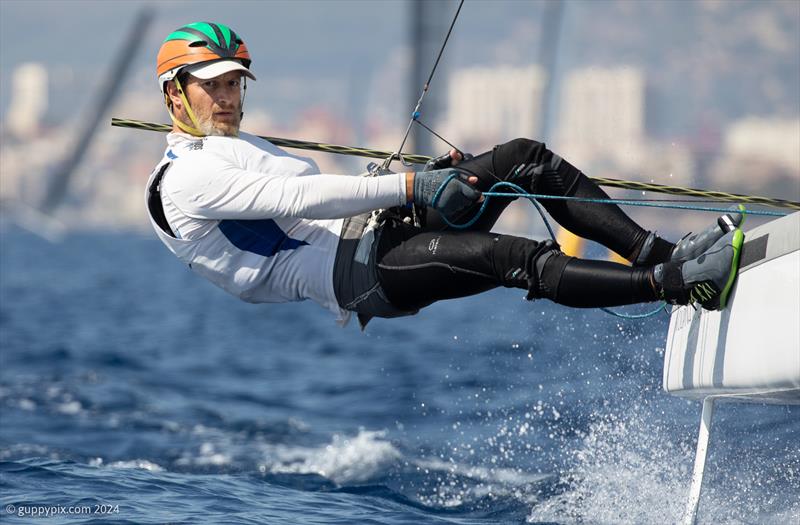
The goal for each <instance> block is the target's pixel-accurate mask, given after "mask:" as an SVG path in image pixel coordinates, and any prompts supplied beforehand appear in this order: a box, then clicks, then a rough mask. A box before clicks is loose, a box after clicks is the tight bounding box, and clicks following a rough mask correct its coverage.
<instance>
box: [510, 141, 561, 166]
mask: <svg viewBox="0 0 800 525" xmlns="http://www.w3.org/2000/svg"><path fill="white" fill-rule="evenodd" d="M497 147H498V149H500V150H501V152H502V153H503V154H504V155H510V156H512V157H513V158H514V159H515V161H516V162H517V163H518V164H523V163H526V164H542V163H544V162H547V161H548V160H549V157H550V156H551V155H552V154H551V153H550V152H549V151H548V149H547V146H545V144H544V142H537V141H535V140H531V139H527V138H524V137H520V138H516V139H513V140H509V141H508V142H506V143H505V144H501V145H500V146H497Z"/></svg>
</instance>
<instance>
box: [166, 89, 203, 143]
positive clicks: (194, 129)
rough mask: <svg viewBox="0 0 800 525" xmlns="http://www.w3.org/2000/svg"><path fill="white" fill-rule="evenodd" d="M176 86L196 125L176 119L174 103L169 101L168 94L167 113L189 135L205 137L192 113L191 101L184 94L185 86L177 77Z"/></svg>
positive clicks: (190, 118) (187, 111) (187, 112)
mask: <svg viewBox="0 0 800 525" xmlns="http://www.w3.org/2000/svg"><path fill="white" fill-rule="evenodd" d="M175 86H176V87H177V88H178V94H179V95H180V96H181V101H182V102H183V105H184V106H185V107H186V114H187V115H189V120H191V121H192V124H194V126H190V125H188V124H186V123H184V122H181V121H180V120H178V119H177V118H176V117H175V115H174V114H173V113H172V103H171V102H170V100H169V95H167V93H166V92H164V102H165V103H166V105H167V112H168V113H169V116H170V117H171V118H172V122H174V123H175V125H176V126H178V127H179V128H180V129H181V130H183V131H185V132H186V133H188V134H189V135H194V136H195V137H204V136H205V133H203V132H202V131H200V129H199V128H200V124H198V123H197V117H195V116H194V111H192V106H190V105H189V101H188V100H187V99H186V95H185V94H184V93H183V86H181V83H180V81H179V80H178V77H177V76H176V77H175Z"/></svg>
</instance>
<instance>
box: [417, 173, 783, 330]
mask: <svg viewBox="0 0 800 525" xmlns="http://www.w3.org/2000/svg"><path fill="white" fill-rule="evenodd" d="M458 176H459V174H457V173H454V174H452V175H450V176H449V177H448V178H447V179H445V181H444V182H443V183H442V185H441V186H439V188H438V189H437V190H436V193H435V194H434V195H433V199H432V201H431V206H432V207H433V208H434V209H435V208H436V204H437V203H438V202H439V199H440V198H441V196H442V191H444V188H445V187H446V186H447V185H448V184H449V183H450V181H451V180H453V179H454V178H456V177H458ZM504 186H505V187H509V188H511V189H513V190H514V192H515V193H501V192H495V191H494V190H495V189H496V188H499V187H504ZM483 196H484V199H483V203H482V204H481V207H480V208H479V209H478V211H477V212H476V213H475V216H474V217H472V219H470V220H468V221H467V222H465V223H463V224H454V223H452V222H450V220H449V219H448V218H447V217H445V216H444V214H441V217H442V220H443V221H444V222H445V224H447V225H448V226H450V227H451V228H455V229H457V230H463V229H465V228H469V227H470V226H472V225H473V224H475V223H476V222H477V221H478V219H479V218H480V217H481V215H483V212H484V211H485V210H486V206H487V205H488V204H489V199H491V198H492V197H512V198H517V197H524V198H526V199H528V200H529V201H531V203H532V204H533V205H534V206H535V207H536V210H537V211H538V212H539V215H541V217H542V221H543V222H544V224H545V226H547V231H548V232H549V233H550V237H551V238H552V239H553V240H554V241H555V240H556V234H555V232H554V231H553V228H552V226H550V221H548V220H547V217H546V216H545V214H544V212H543V211H542V208H541V207H540V206H539V203H538V202H536V199H553V200H563V201H577V202H594V203H600V204H620V205H626V206H646V207H651V208H672V209H679V210H695V211H705V212H717V213H728V212H730V211H731V210H730V209H728V208H717V207H709V206H692V205H682V204H660V203H657V202H645V201H632V200H624V199H592V198H583V197H566V196H559V195H544V194H539V193H528V192H526V191H525V190H524V189H523V188H521V187H520V186H517V185H516V184H514V183H511V182H505V181H501V182H497V183H495V184H494V185H493V186H492V187H491V188H490V189H489V191H486V192H483ZM747 214H748V215H763V216H768V217H783V216H784V215H786V214H785V213H780V212H775V211H766V210H747ZM666 307H667V303H662V304H660V305H659V306H658V308H656V309H655V310H653V311H652V312H647V313H644V314H625V313H621V312H615V311H613V310H609V309H608V308H600V309H601V310H602V311H604V312H605V313H607V314H610V315H613V316H615V317H619V318H622V319H647V318H648V317H653V316H654V315H657V314H658V313H659V312H661V311H662V310H663V311H666Z"/></svg>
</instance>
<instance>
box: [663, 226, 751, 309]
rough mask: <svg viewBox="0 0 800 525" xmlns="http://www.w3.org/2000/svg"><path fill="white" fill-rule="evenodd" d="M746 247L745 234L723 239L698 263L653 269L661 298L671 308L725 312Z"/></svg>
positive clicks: (737, 231)
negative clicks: (695, 307) (696, 306)
mask: <svg viewBox="0 0 800 525" xmlns="http://www.w3.org/2000/svg"><path fill="white" fill-rule="evenodd" d="M743 243H744V234H743V233H742V230H740V229H738V228H737V229H735V230H733V231H730V232H728V233H726V234H724V235H723V236H722V237H720V238H719V239H718V240H717V241H716V242H715V243H714V244H713V245H712V246H711V247H710V248H709V249H708V250H706V251H705V252H703V253H702V254H701V255H700V256H699V257H697V258H696V259H691V260H688V261H686V262H679V261H674V260H670V261H667V262H665V263H662V264H658V265H656V266H655V267H654V269H653V280H654V281H655V285H656V289H657V291H658V293H659V296H660V297H661V299H663V300H664V301H666V302H668V303H671V304H692V303H700V305H701V306H702V307H703V308H705V309H706V310H722V309H724V308H725V306H726V305H727V302H728V297H729V295H730V292H731V289H732V288H733V283H734V282H735V281H736V276H737V274H738V273H739V256H740V254H741V251H742V244H743Z"/></svg>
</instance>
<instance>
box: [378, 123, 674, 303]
mask: <svg viewBox="0 0 800 525" xmlns="http://www.w3.org/2000/svg"><path fill="white" fill-rule="evenodd" d="M458 166H459V167H460V168H463V169H465V170H468V171H469V172H470V174H474V175H476V176H477V177H478V179H479V181H480V182H479V183H478V187H479V188H480V189H481V190H482V191H488V190H489V188H490V187H491V186H492V185H493V184H494V183H495V182H498V181H501V180H507V181H511V182H514V183H515V184H518V185H520V186H522V187H523V188H525V189H526V190H528V191H530V192H531V193H539V194H549V195H566V196H578V197H590V198H608V195H607V194H606V193H605V192H604V191H603V190H601V189H600V188H599V187H598V186H597V185H596V184H594V183H593V182H592V181H591V180H589V178H588V177H586V176H585V175H583V174H582V173H581V172H580V171H579V170H577V169H576V168H575V167H574V166H572V165H570V164H569V163H568V162H566V161H565V160H563V159H561V158H560V157H558V156H557V155H554V154H553V153H552V152H551V151H549V150H548V149H547V148H546V147H545V145H544V144H542V143H540V142H536V141H533V140H527V139H516V140H513V141H511V142H508V143H506V144H502V145H500V146H496V147H495V148H494V149H493V150H492V151H489V152H486V153H484V154H482V155H479V156H477V157H474V158H472V159H470V160H467V161H464V162H462V163H460V164H459V165H458ZM510 202H511V199H502V198H495V199H492V200H491V201H490V203H489V204H488V205H487V207H486V210H485V211H484V213H483V214H482V215H481V217H480V219H479V220H478V221H477V222H476V223H475V224H474V225H473V226H471V227H470V228H469V229H466V230H458V229H453V228H449V227H447V226H446V225H445V223H444V222H443V221H442V220H441V217H440V216H438V215H437V214H436V212H435V211H433V210H428V211H427V217H426V223H425V226H424V227H421V228H420V227H415V226H413V225H409V224H405V223H403V222H400V221H389V222H388V223H387V224H386V225H385V226H384V228H383V231H382V233H381V238H380V243H379V245H378V247H377V257H376V261H377V268H378V279H379V281H380V284H381V287H382V288H383V291H384V293H385V294H386V297H387V298H388V299H389V301H390V302H391V303H392V304H393V305H394V306H396V307H397V308H399V309H401V310H406V311H415V310H418V309H420V308H423V307H425V306H428V305H430V304H431V303H434V302H436V301H439V300H442V299H452V298H456V297H464V296H468V295H473V294H476V293H480V292H484V291H487V290H490V289H492V288H495V287H498V286H505V287H515V288H522V289H526V290H528V298H540V297H541V298H548V299H551V300H553V301H555V302H557V303H560V304H564V305H568V306H574V307H598V306H616V305H622V304H632V303H638V302H647V301H654V300H656V293H655V291H654V288H653V285H652V283H651V278H650V274H651V272H652V268H651V265H652V264H655V263H657V262H662V261H663V260H666V259H667V258H668V257H669V252H670V250H671V247H672V245H671V244H669V243H666V242H664V241H661V242H660V243H659V244H658V245H657V246H656V247H655V250H653V253H652V255H651V258H649V259H648V261H647V263H648V265H647V266H642V267H638V268H635V267H629V266H625V265H621V264H616V263H611V262H607V261H594V260H584V259H577V258H574V257H568V256H566V255H564V254H562V253H561V252H560V251H559V250H558V247H557V246H556V245H555V244H554V243H552V242H551V241H548V242H537V241H534V240H531V239H526V238H521V237H515V236H510V235H500V234H494V233H491V232H490V230H491V228H492V227H493V226H494V224H495V222H496V221H497V219H498V218H499V217H500V214H501V213H502V212H503V210H504V209H505V208H506V207H507V206H508V204H509V203H510ZM541 204H542V205H543V206H544V207H545V209H546V210H547V211H548V213H549V214H550V215H551V216H552V217H553V218H554V219H556V220H557V221H558V222H559V224H561V225H562V226H564V227H565V228H566V229H568V230H569V231H571V232H573V233H575V234H576V235H579V236H581V237H584V238H587V239H590V240H593V241H596V242H599V243H601V244H603V245H605V246H606V247H608V248H610V249H612V250H614V251H615V252H616V253H619V254H621V255H623V256H625V257H627V258H628V259H634V258H635V257H636V255H637V253H638V251H639V249H640V248H641V246H642V243H643V242H644V240H645V239H646V237H647V235H648V233H649V232H647V231H646V230H644V229H642V228H641V227H640V226H638V225H637V224H636V223H635V222H633V220H631V219H630V218H629V217H628V216H627V215H626V214H625V213H624V212H623V211H622V210H621V209H620V208H619V207H618V206H616V205H610V204H601V203H586V202H576V201H559V200H549V199H542V201H541ZM476 208H477V205H476ZM476 211H477V210H476V209H474V210H469V211H467V212H466V213H464V214H463V216H462V217H463V219H462V220H457V221H456V222H464V221H465V220H466V219H468V218H470V217H472V216H474V214H475V212H476ZM651 259H652V260H651Z"/></svg>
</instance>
